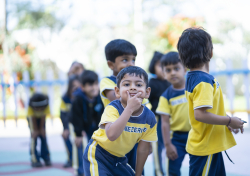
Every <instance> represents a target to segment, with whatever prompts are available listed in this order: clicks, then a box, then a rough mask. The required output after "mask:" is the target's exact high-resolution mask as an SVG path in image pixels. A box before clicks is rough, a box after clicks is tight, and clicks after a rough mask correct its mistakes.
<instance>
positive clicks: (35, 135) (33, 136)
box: [31, 130, 39, 138]
mask: <svg viewBox="0 0 250 176" xmlns="http://www.w3.org/2000/svg"><path fill="white" fill-rule="evenodd" d="M38 135H39V131H38V130H34V131H33V132H32V133H31V136H32V138H36V137H37V136H38Z"/></svg>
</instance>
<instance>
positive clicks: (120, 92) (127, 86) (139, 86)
mask: <svg viewBox="0 0 250 176" xmlns="http://www.w3.org/2000/svg"><path fill="white" fill-rule="evenodd" d="M127 91H128V92H129V94H130V96H131V97H133V96H135V95H136V94H137V93H139V92H141V95H140V97H139V98H142V99H144V98H148V97H149V95H150V91H151V88H150V87H148V88H146V83H145V82H144V78H143V77H142V78H140V77H139V76H134V75H129V74H126V75H125V76H124V77H123V78H122V80H121V82H120V88H118V87H115V95H116V97H117V98H118V99H120V100H121V102H122V104H124V105H127V100H128V94H127Z"/></svg>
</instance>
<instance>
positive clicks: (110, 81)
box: [100, 39, 148, 170]
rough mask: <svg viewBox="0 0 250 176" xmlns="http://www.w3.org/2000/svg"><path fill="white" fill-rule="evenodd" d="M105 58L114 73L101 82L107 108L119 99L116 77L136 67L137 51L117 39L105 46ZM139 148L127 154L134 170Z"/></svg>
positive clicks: (130, 44) (102, 96)
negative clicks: (123, 71) (125, 70)
mask: <svg viewBox="0 0 250 176" xmlns="http://www.w3.org/2000/svg"><path fill="white" fill-rule="evenodd" d="M105 56H106V60H107V64H108V67H109V68H110V69H111V70H112V72H113V73H112V75H111V76H109V77H106V78H103V79H102V80H101V82H100V89H101V90H100V92H101V98H102V102H103V104H104V107H106V106H107V105H108V104H109V103H110V102H112V101H113V100H116V99H117V98H116V96H115V87H116V86H117V85H116V76H117V75H118V73H119V72H120V71H121V70H122V69H123V68H126V67H129V66H134V65H135V59H136V56H137V51H136V48H135V46H134V45H133V44H132V43H130V42H128V41H126V40H123V39H116V40H112V41H110V42H109V43H108V44H107V45H106V46H105ZM146 103H148V100H146V99H144V100H143V104H146ZM137 146H138V144H136V145H135V147H134V148H133V149H132V150H131V151H130V152H129V153H128V154H126V157H127V158H128V164H129V165H130V166H131V167H132V168H133V169H134V170H135V165H136V150H137Z"/></svg>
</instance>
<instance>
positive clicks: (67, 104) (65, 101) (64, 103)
mask: <svg viewBox="0 0 250 176" xmlns="http://www.w3.org/2000/svg"><path fill="white" fill-rule="evenodd" d="M70 108H71V100H70V98H69V97H68V96H66V95H64V96H63V97H62V100H61V105H60V110H61V111H62V112H69V111H70Z"/></svg>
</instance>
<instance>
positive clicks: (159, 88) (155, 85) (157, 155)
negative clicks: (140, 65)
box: [148, 78, 171, 176]
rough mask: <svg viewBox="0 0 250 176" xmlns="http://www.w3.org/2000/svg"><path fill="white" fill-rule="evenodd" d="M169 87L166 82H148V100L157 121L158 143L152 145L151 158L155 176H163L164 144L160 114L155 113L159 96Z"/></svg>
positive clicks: (155, 79)
mask: <svg viewBox="0 0 250 176" xmlns="http://www.w3.org/2000/svg"><path fill="white" fill-rule="evenodd" d="M170 85H171V84H170V83H169V82H168V81H166V80H161V79H157V78H151V79H150V81H149V87H151V93H150V96H149V99H148V100H149V102H150V103H151V105H152V108H151V111H152V112H153V113H154V114H155V117H156V120H157V134H158V141H157V142H156V143H153V144H152V148H153V156H154V169H155V175H156V176H161V175H163V168H162V156H161V154H162V150H163V149H164V143H163V139H162V133H161V118H160V114H158V113H156V112H155V111H156V108H157V106H158V103H159V99H160V96H161V95H162V93H163V92H164V91H165V90H166V89H167V88H168V87H169V86H170Z"/></svg>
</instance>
